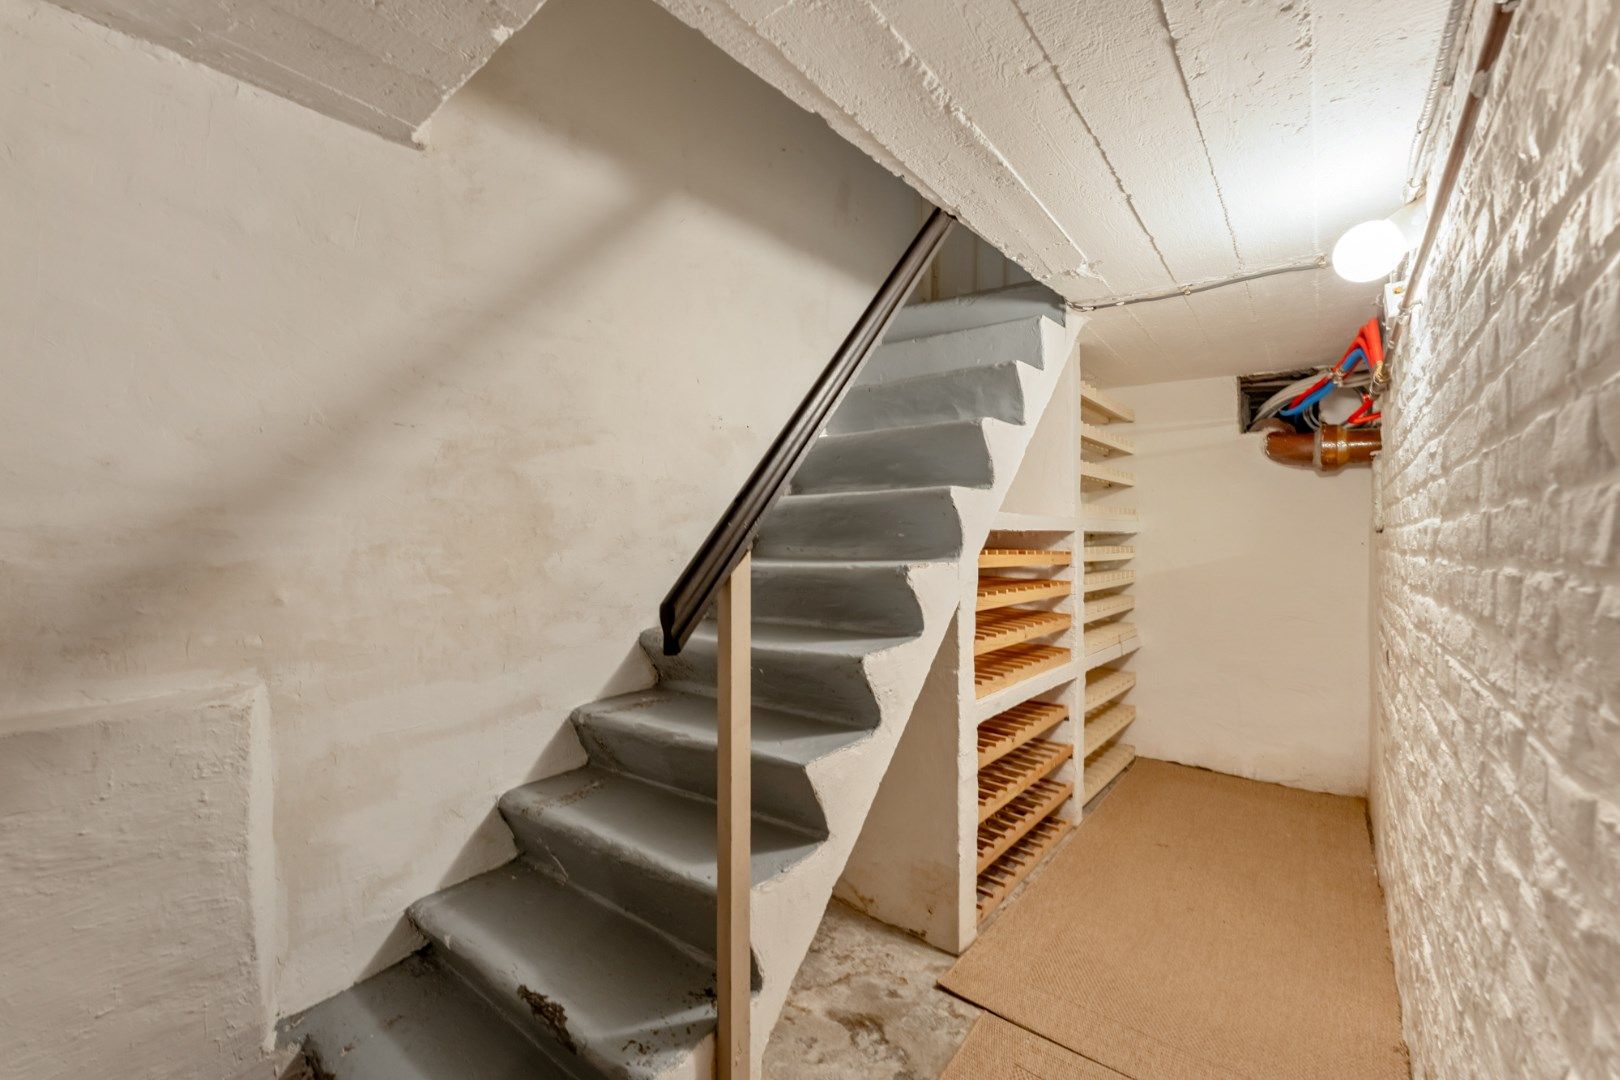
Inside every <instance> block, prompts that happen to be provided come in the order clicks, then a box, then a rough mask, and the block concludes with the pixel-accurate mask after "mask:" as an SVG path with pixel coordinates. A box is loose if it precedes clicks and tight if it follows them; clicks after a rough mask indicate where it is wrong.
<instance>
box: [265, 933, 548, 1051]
mask: <svg viewBox="0 0 1620 1080" xmlns="http://www.w3.org/2000/svg"><path fill="white" fill-rule="evenodd" d="M283 1035H284V1037H285V1038H287V1039H290V1040H295V1041H298V1040H301V1041H303V1043H304V1046H305V1049H306V1051H307V1052H308V1053H309V1054H310V1055H311V1058H312V1064H313V1065H315V1067H316V1068H315V1073H316V1075H317V1076H330V1077H333V1078H335V1080H468V1078H470V1077H477V1078H478V1080H569V1077H570V1075H571V1074H570V1073H568V1072H567V1071H565V1070H564V1069H563V1068H562V1067H561V1066H559V1065H558V1064H556V1063H555V1062H554V1061H552V1060H551V1059H550V1058H548V1057H547V1056H546V1055H545V1054H543V1053H541V1051H540V1049H539V1048H538V1047H537V1046H536V1045H535V1044H534V1043H533V1042H532V1041H530V1040H529V1039H528V1038H527V1037H526V1036H524V1035H523V1034H522V1033H521V1032H520V1031H519V1030H518V1029H517V1028H516V1027H514V1026H513V1025H512V1024H510V1023H508V1022H507V1021H506V1020H505V1019H503V1018H502V1017H501V1016H500V1015H499V1014H497V1013H495V1012H494V1011H493V1010H491V1009H490V1008H489V1007H488V1006H486V1005H485V1004H484V1002H483V1001H482V1000H481V999H480V998H477V997H475V996H473V995H471V994H469V993H467V988H466V986H465V984H463V983H462V982H461V980H460V979H458V978H457V977H456V976H455V975H453V974H451V973H450V972H449V971H447V970H445V969H444V967H443V966H441V965H440V964H439V963H437V962H436V961H435V960H434V959H433V958H432V957H431V956H412V957H410V958H409V959H407V960H405V962H404V963H400V964H396V965H394V966H393V967H391V968H389V969H388V970H387V971H384V972H382V973H381V974H379V975H375V976H373V977H372V978H370V979H367V980H366V981H365V982H363V983H361V984H359V985H358V986H355V987H352V988H350V989H348V990H345V991H344V992H343V993H341V994H339V995H338V996H337V997H335V998H331V999H330V1000H327V1001H324V1002H322V1003H321V1004H319V1005H317V1006H316V1007H315V1008H313V1009H311V1010H310V1011H309V1012H307V1013H305V1014H304V1015H303V1016H301V1017H299V1018H298V1019H296V1020H294V1021H292V1022H290V1023H289V1024H287V1025H286V1026H285V1027H284V1028H283Z"/></svg>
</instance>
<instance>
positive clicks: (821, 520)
mask: <svg viewBox="0 0 1620 1080" xmlns="http://www.w3.org/2000/svg"><path fill="white" fill-rule="evenodd" d="M961 550H962V518H961V514H960V513H959V512H958V511H957V506H956V493H955V489H953V488H950V487H945V486H940V487H929V488H904V489H901V490H897V491H876V492H871V491H858V492H846V493H840V494H832V495H785V496H783V497H782V498H780V499H778V500H777V502H776V505H775V506H773V507H772V508H771V510H770V513H768V514H766V515H765V520H764V523H763V525H762V526H761V528H760V531H759V540H758V543H757V544H756V545H755V548H754V553H755V554H756V555H757V556H759V557H761V558H767V559H795V558H798V559H804V558H814V559H820V558H829V559H834V558H842V559H915V560H926V559H953V558H955V557H957V556H958V555H959V554H960V553H961Z"/></svg>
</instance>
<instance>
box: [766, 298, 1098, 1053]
mask: <svg viewBox="0 0 1620 1080" xmlns="http://www.w3.org/2000/svg"><path fill="white" fill-rule="evenodd" d="M1078 329H1079V327H1078V324H1077V322H1075V321H1074V320H1071V324H1070V325H1069V326H1068V327H1064V326H1060V325H1058V324H1057V323H1055V322H1053V321H1052V320H1050V319H1048V318H1044V317H1042V318H1038V319H1036V318H1032V319H1029V320H1027V323H1026V324H998V325H997V326H995V327H986V328H975V330H976V331H979V330H983V331H1000V332H1002V333H1003V334H1004V335H1005V336H1011V337H1014V338H1015V340H1016V339H1017V338H1018V337H1023V340H1024V341H1025V342H1026V344H1027V345H1029V346H1032V347H1033V348H1034V349H1036V350H1038V355H1040V356H1041V357H1043V358H1044V360H1045V362H1044V363H1043V364H1042V365H1040V366H1039V367H1038V368H1036V370H1035V372H1034V373H1033V374H1032V375H1029V376H1026V378H1027V381H1026V385H1025V387H1024V393H1025V395H1026V401H1027V403H1026V409H1027V415H1028V419H1027V420H1026V422H1025V423H1024V424H1022V425H1001V424H994V425H988V426H989V428H990V431H989V432H988V434H989V437H990V442H991V453H992V459H993V461H994V463H995V467H994V480H993V483H992V484H991V485H990V487H988V488H985V489H956V492H955V495H956V502H957V507H958V512H959V514H960V519H961V537H962V546H961V550H960V551H959V552H958V553H957V557H956V558H955V559H954V560H952V561H953V562H954V572H953V573H951V574H950V575H948V576H946V575H939V576H937V577H935V578H933V579H931V580H929V581H928V582H926V584H925V585H924V587H923V588H921V589H919V592H918V602H919V606H920V607H921V609H922V611H923V618H924V628H923V630H922V631H921V632H920V633H919V634H918V635H917V637H916V638H915V639H913V640H911V641H909V642H906V643H905V644H904V645H902V646H898V647H896V648H894V649H892V650H890V652H889V653H888V654H887V655H886V656H885V662H884V666H883V668H882V669H879V670H874V671H873V673H872V674H873V675H874V679H873V683H874V688H875V689H877V690H878V693H879V699H880V702H881V706H880V711H881V716H882V718H881V720H880V722H879V723H878V724H877V726H876V727H875V728H874V729H873V731H872V735H871V737H870V739H868V740H863V741H861V742H858V743H854V744H851V745H850V746H847V747H845V748H843V749H841V750H838V751H836V752H834V753H832V754H829V755H827V756H826V757H824V758H822V759H820V760H818V761H817V762H815V763H813V765H812V766H811V777H812V783H813V785H814V787H815V789H816V791H817V792H818V795H819V796H820V800H821V803H822V807H823V811H824V813H825V815H826V818H827V839H826V840H824V841H823V842H822V844H821V845H820V847H819V848H818V849H817V850H816V851H815V852H814V853H813V854H811V855H809V856H807V857H806V858H804V859H803V860H801V861H800V862H799V863H797V864H795V865H794V866H793V867H792V868H790V869H789V870H788V871H787V872H785V873H784V874H782V875H780V876H779V877H778V878H776V879H773V880H771V881H767V882H765V883H762V884H759V885H756V886H755V887H754V890H753V918H754V934H753V939H754V948H755V957H756V962H757V964H758V967H759V971H760V975H761V988H760V989H759V990H758V991H757V992H756V993H755V995H754V1004H753V1012H752V1022H753V1030H754V1057H755V1069H756V1073H757V1072H758V1069H759V1065H760V1060H761V1058H762V1056H763V1054H764V1047H765V1041H766V1038H768V1036H769V1033H770V1031H771V1029H772V1027H774V1025H775V1023H776V1020H777V1017H778V1016H780V1014H781V1010H782V1007H783V1005H784V1004H785V1003H786V1001H787V995H788V992H789V990H790V989H791V987H792V982H793V977H794V975H795V974H796V973H797V972H798V969H799V966H800V965H801V964H802V963H803V961H804V957H805V955H806V954H807V953H808V952H809V949H810V943H811V941H812V940H813V939H814V937H815V933H816V930H817V928H818V927H819V926H820V924H821V917H822V913H823V912H824V911H825V910H826V906H827V903H828V901H829V900H830V899H831V897H832V892H833V888H834V886H835V885H836V884H837V881H838V878H839V876H840V875H841V874H842V873H843V868H844V865H845V864H846V863H847V862H848V860H849V856H850V852H851V851H852V850H853V849H854V846H855V842H856V840H857V839H858V838H859V836H860V831H861V826H862V824H863V823H864V822H865V820H866V814H867V812H868V811H869V810H870V808H871V805H872V801H873V800H874V799H875V798H876V796H877V789H878V786H879V784H880V783H881V782H882V779H883V774H884V773H885V772H886V771H887V769H888V764H889V761H890V760H891V759H892V758H893V756H894V751H895V748H896V746H897V745H898V743H899V740H900V735H901V734H902V732H903V731H904V730H905V723H906V721H907V720H908V719H909V717H910V713H911V709H912V707H913V706H914V705H915V703H916V701H917V698H918V696H919V694H920V693H921V691H922V684H923V681H924V680H925V679H926V678H927V675H928V671H929V669H930V667H931V666H932V664H933V661H934V657H935V656H936V655H937V653H938V652H939V649H940V647H941V646H942V645H943V643H944V640H945V632H946V629H947V627H948V626H949V625H950V621H951V617H952V616H953V615H954V613H955V610H956V605H957V602H958V600H959V598H960V597H961V595H962V589H963V587H964V586H965V584H966V583H967V582H968V581H971V580H975V579H976V578H977V576H978V562H977V553H978V551H979V549H980V548H982V547H983V546H984V543H985V540H986V539H987V538H988V536H989V533H990V530H991V527H992V525H993V524H994V520H995V517H996V515H997V513H998V512H999V511H1000V509H1001V504H1002V501H1003V500H1004V499H1005V498H1006V494H1007V489H1008V487H1009V486H1010V485H1011V483H1012V480H1013V477H1014V476H1015V475H1016V474H1017V471H1018V466H1019V465H1020V464H1021V463H1022V460H1023V455H1024V451H1025V449H1026V448H1027V447H1028V445H1029V440H1030V438H1031V437H1032V435H1033V434H1034V426H1035V423H1036V422H1037V421H1038V420H1039V418H1040V417H1041V416H1042V415H1043V414H1044V412H1045V410H1046V407H1047V405H1048V403H1049V401H1050V399H1051V395H1052V392H1053V391H1054V390H1055V389H1056V385H1057V382H1058V380H1059V378H1060V377H1061V375H1062V373H1063V367H1064V364H1065V363H1066V361H1067V360H1068V357H1069V355H1070V352H1071V350H1072V348H1073V345H1074V340H1075V337H1076V336H1077V333H1078ZM1031 331H1033V333H1031ZM956 333H962V332H959V331H952V332H950V334H952V335H954V334H956ZM938 336H939V337H944V336H947V335H938ZM970 336H971V337H972V339H973V340H972V341H971V342H969V343H968V346H967V349H966V350H963V349H956V350H952V351H950V352H949V353H948V354H947V357H946V362H947V363H949V364H951V365H953V367H957V368H961V367H967V366H978V365H976V364H974V365H968V364H962V363H960V361H961V359H962V357H964V356H968V355H973V356H984V357H986V361H985V362H993V358H994V357H995V356H996V355H997V353H996V350H994V349H991V348H987V346H988V342H989V341H990V340H991V339H992V338H993V337H994V336H995V335H994V333H991V334H985V333H979V332H973V333H971V334H970ZM915 340H927V339H914V341H915ZM914 341H913V342H912V343H914ZM940 344H943V343H940ZM1020 358H1022V357H1020ZM877 360H878V358H877V357H874V363H876V361H877ZM905 364H906V368H907V371H908V373H909V374H910V375H913V376H914V375H917V374H926V373H927V372H926V371H919V370H918V362H917V360H916V358H915V354H912V355H908V356H907V357H906V358H905ZM879 381H888V380H886V379H884V380H879ZM998 429H999V430H998ZM920 584H921V583H920Z"/></svg>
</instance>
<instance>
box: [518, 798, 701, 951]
mask: <svg viewBox="0 0 1620 1080" xmlns="http://www.w3.org/2000/svg"><path fill="white" fill-rule="evenodd" d="M501 814H502V816H503V817H505V818H506V823H507V825H508V826H509V827H510V828H511V830H512V836H513V838H514V839H515V840H516V841H517V846H518V850H519V851H521V852H523V853H524V854H525V855H527V856H529V857H530V858H531V859H534V860H535V862H536V863H537V864H538V865H540V866H543V867H546V868H548V872H551V873H556V874H560V875H561V876H562V877H563V878H564V879H565V880H566V881H567V882H568V884H569V885H571V886H573V887H574V888H577V889H584V890H585V891H586V892H588V893H591V894H593V895H595V896H597V897H600V898H601V899H603V900H605V901H607V902H608V903H609V904H612V905H613V906H614V907H616V908H618V909H619V910H620V911H624V912H627V913H629V914H630V915H633V916H635V917H636V918H638V919H640V920H641V921H642V922H645V923H647V924H648V925H649V926H654V927H657V928H658V929H659V930H661V931H662V932H664V933H665V934H668V935H669V936H670V937H673V938H675V939H677V940H679V941H683V942H685V943H686V944H687V945H688V946H690V947H691V948H693V949H696V950H698V951H699V952H702V953H705V954H708V955H711V956H712V955H713V954H714V920H715V889H714V880H713V876H712V875H713V872H714V871H713V866H712V862H713V855H712V853H711V855H710V863H711V865H710V868H709V875H710V876H709V878H708V880H706V881H701V882H699V881H694V880H693V879H691V878H685V877H678V876H673V875H670V874H668V873H666V872H664V871H662V870H661V869H659V868H657V867H653V866H648V865H646V864H645V863H642V862H640V861H637V860H635V859H633V858H626V857H625V854H624V852H623V851H621V850H618V849H616V848H614V847H613V845H612V840H611V838H610V837H603V836H600V835H596V834H591V833H583V832H576V831H574V830H572V829H569V828H567V827H563V826H559V825H557V824H556V822H555V821H554V820H553V819H552V818H550V817H548V816H545V815H542V816H540V817H538V818H537V817H531V816H529V815H525V814H518V813H511V812H509V810H508V808H507V807H506V806H504V805H503V806H502V807H501Z"/></svg>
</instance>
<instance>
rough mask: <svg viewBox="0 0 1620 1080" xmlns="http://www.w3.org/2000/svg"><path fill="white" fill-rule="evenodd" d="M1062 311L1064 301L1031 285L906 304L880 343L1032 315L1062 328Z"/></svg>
mask: <svg viewBox="0 0 1620 1080" xmlns="http://www.w3.org/2000/svg"><path fill="white" fill-rule="evenodd" d="M1065 310H1066V309H1065V308H1064V306H1063V299H1062V298H1061V297H1059V296H1058V294H1057V293H1055V292H1053V291H1052V290H1051V289H1048V288H1047V287H1046V286H1045V285H1042V284H1040V283H1038V282H1034V281H1031V282H1027V283H1025V284H1023V285H1011V286H1008V287H1007V288H1004V289H995V290H993V291H990V292H980V293H970V294H968V295H967V296H958V297H956V298H955V299H952V300H933V301H930V302H928V303H924V304H907V305H906V306H905V307H903V308H901V309H900V312H899V314H897V315H896V316H895V317H894V322H892V323H891V324H889V332H888V333H887V334H885V335H884V336H883V340H884V342H885V343H889V342H895V341H910V340H911V339H912V338H920V337H931V336H933V335H934V334H948V333H951V332H952V331H955V330H969V329H972V328H973V327H975V326H993V325H994V324H996V323H1004V322H1013V321H1015V320H1017V319H1027V318H1030V317H1032V316H1035V315H1045V316H1046V317H1047V318H1049V319H1051V320H1053V321H1054V322H1056V323H1058V324H1059V325H1060V326H1061V325H1063V323H1064V314H1065Z"/></svg>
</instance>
